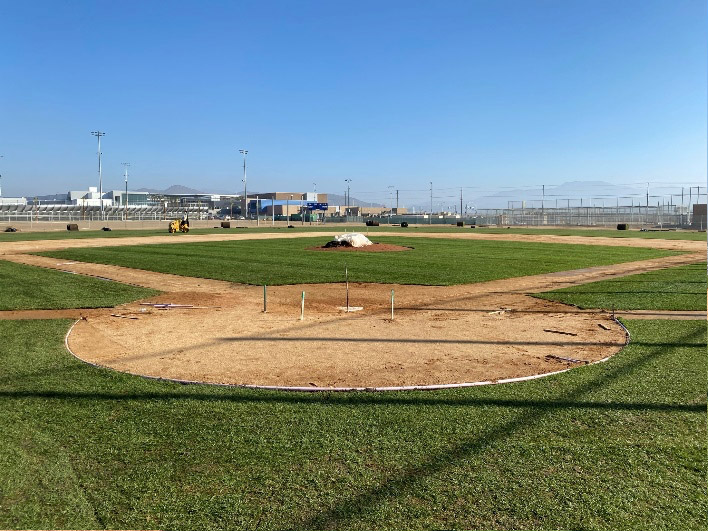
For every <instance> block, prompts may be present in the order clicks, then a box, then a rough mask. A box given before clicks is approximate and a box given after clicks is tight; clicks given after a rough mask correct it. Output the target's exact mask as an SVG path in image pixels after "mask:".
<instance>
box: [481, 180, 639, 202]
mask: <svg viewBox="0 0 708 531" xmlns="http://www.w3.org/2000/svg"><path fill="white" fill-rule="evenodd" d="M645 192H646V190H645V189H642V188H641V187H639V188H635V187H632V186H627V185H615V184H612V183H608V182H604V181H571V182H567V183H563V184H559V185H546V186H545V190H544V188H543V187H542V186H540V185H539V186H534V187H533V188H526V189H524V188H517V189H510V190H504V191H500V192H496V193H494V194H489V195H484V196H478V197H474V198H472V199H471V200H470V203H471V204H474V206H475V207H477V208H478V209H481V208H508V207H509V204H510V203H512V202H513V203H515V204H514V205H513V206H514V207H517V208H518V207H520V206H521V202H522V201H523V202H525V203H526V205H527V206H528V207H540V206H541V200H543V204H544V205H545V206H546V207H548V208H553V207H555V206H556V204H558V206H559V207H561V206H567V205H568V202H569V201H570V205H571V206H579V204H580V201H581V200H582V202H583V205H584V206H601V205H606V206H610V204H612V203H613V202H615V201H617V198H623V199H620V201H621V202H623V203H626V202H628V201H630V200H631V199H632V198H636V199H634V200H635V202H636V201H639V200H640V199H641V198H642V197H645Z"/></svg>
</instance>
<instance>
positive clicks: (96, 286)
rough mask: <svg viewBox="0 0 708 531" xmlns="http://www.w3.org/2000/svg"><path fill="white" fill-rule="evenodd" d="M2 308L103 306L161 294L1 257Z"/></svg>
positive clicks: (0, 305)
mask: <svg viewBox="0 0 708 531" xmlns="http://www.w3.org/2000/svg"><path fill="white" fill-rule="evenodd" d="M0 286H2V289H0V310H39V309H62V308H103V307H111V306H115V305H117V304H123V303H126V302H130V301H133V300H136V299H143V298H145V297H150V296H152V295H155V294H156V293H159V292H158V291H155V290H152V289H145V288H139V287H136V286H129V285H126V284H120V283H118V282H111V281H106V280H101V279H97V278H91V277H84V276H80V275H72V274H69V273H63V272H61V271H54V270H51V269H43V268H40V267H33V266H27V265H22V264H15V263H12V262H6V261H4V260H0Z"/></svg>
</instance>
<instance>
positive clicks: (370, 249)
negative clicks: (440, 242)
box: [307, 243, 413, 253]
mask: <svg viewBox="0 0 708 531" xmlns="http://www.w3.org/2000/svg"><path fill="white" fill-rule="evenodd" d="M411 249H413V247H405V246H403V245H392V244H389V243H374V244H373V245H366V246H364V247H344V246H342V247H308V248H307V250H308V251H327V252H335V253H341V252H349V253H384V252H397V251H410V250H411Z"/></svg>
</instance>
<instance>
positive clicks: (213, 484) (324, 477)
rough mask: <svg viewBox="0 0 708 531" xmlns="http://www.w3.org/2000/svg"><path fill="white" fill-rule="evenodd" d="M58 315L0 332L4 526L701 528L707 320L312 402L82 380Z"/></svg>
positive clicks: (118, 379)
mask: <svg viewBox="0 0 708 531" xmlns="http://www.w3.org/2000/svg"><path fill="white" fill-rule="evenodd" d="M69 324H70V323H69V322H67V321H12V322H10V321H0V337H2V338H3V342H2V346H0V364H1V366H2V367H3V371H2V375H1V376H0V397H1V399H0V419H2V425H3V429H2V430H0V468H1V469H2V471H3V473H2V474H0V527H2V528H41V529H79V528H88V529H101V528H120V529H165V530H173V529H174V530H182V529H184V530H187V529H189V530H194V529H204V530H216V529H234V530H235V529H353V530H363V529H367V530H368V529H387V530H396V529H531V528H533V529H549V530H551V529H589V530H594V529H606V530H610V529H612V530H618V529H620V530H621V529H627V530H629V529H646V530H665V529H677V530H678V529H682V530H699V529H705V527H706V524H707V521H706V520H707V516H706V515H708V500H707V495H706V489H705V474H706V461H705V454H706V423H705V415H706V394H705V389H706V383H707V382H706V362H705V347H706V326H705V322H696V321H681V322H678V321H674V322H671V321H629V322H627V325H628V327H629V329H630V331H631V332H632V338H633V340H632V343H631V344H630V346H629V347H627V348H626V349H625V350H623V351H622V352H621V353H619V354H617V355H616V356H615V357H613V358H612V359H611V360H609V361H608V362H606V363H603V364H598V365H593V366H588V367H581V368H578V369H575V370H572V371H570V372H567V373H564V374H561V375H557V376H553V377H548V378H545V379H541V380H536V381H532V382H524V383H519V384H510V385H500V386H488V387H483V388H471V389H458V390H449V391H440V392H427V393H424V392H409V393H380V394H379V393H376V394H374V393H347V394H315V395H312V394H296V393H292V394H289V393H277V392H259V391H253V390H245V389H225V388H217V387H211V386H202V385H195V386H181V385H178V384H171V383H167V382H157V381H152V380H146V379H142V378H139V377H133V376H128V375H124V374H120V373H117V372H112V371H109V370H102V369H95V368H93V367H90V366H88V365H85V364H82V363H81V362H79V361H77V360H75V359H74V358H72V357H71V356H70V355H69V354H68V353H67V352H66V351H65V350H64V348H63V345H62V340H63V336H64V334H65V333H66V330H67V328H68V326H69ZM225 355H227V353H226V352H225Z"/></svg>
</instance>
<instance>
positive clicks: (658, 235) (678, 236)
mask: <svg viewBox="0 0 708 531" xmlns="http://www.w3.org/2000/svg"><path fill="white" fill-rule="evenodd" d="M474 230H475V231H478V232H483V233H487V234H551V235H555V236H586V237H588V238H593V237H595V238H597V237H603V238H643V239H650V240H651V239H654V240H656V239H658V240H692V241H705V240H706V233H705V231H704V232H698V231H656V232H655V231H640V230H636V229H632V230H613V229H529V228H526V229H521V228H514V227H512V228H509V229H505V228H501V227H499V228H497V227H489V228H478V229H474Z"/></svg>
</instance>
